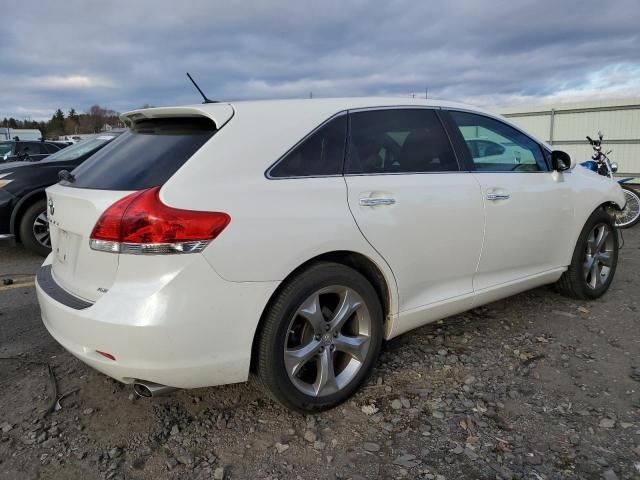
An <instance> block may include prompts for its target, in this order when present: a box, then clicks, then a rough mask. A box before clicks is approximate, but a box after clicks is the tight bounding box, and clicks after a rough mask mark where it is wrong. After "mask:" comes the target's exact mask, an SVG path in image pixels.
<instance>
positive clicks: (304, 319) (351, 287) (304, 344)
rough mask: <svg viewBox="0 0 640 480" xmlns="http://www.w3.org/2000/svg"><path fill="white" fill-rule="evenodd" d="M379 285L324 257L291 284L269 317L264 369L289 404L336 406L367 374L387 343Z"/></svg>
mask: <svg viewBox="0 0 640 480" xmlns="http://www.w3.org/2000/svg"><path fill="white" fill-rule="evenodd" d="M382 320H383V313H382V307H381V306H380V300H379V299H378V297H377V295H376V292H375V290H374V288H373V287H372V286H371V284H370V283H369V282H368V281H367V280H366V279H365V278H364V277H363V276H362V275H361V274H360V273H358V272H356V271H355V270H352V269H351V268H348V267H346V266H344V265H340V264H335V263H318V264H316V265H313V266H311V267H310V268H308V269H306V270H305V271H303V272H302V273H301V274H299V275H297V276H296V277H295V278H293V279H291V280H290V281H288V282H287V285H286V286H285V287H284V288H283V289H282V291H281V292H280V293H279V294H278V295H277V297H276V298H275V300H274V301H273V303H272V304H271V306H270V307H269V309H268V311H267V312H266V317H265V319H264V326H263V329H262V332H261V335H260V338H259V342H258V350H257V362H256V364H257V370H258V376H259V377H260V379H261V381H262V383H263V385H264V386H265V387H266V388H267V390H268V391H269V392H270V393H271V394H272V395H273V397H274V398H275V399H276V400H277V401H279V402H280V403H282V404H283V405H284V406H286V407H288V408H291V409H293V410H296V411H299V412H305V413H308V412H314V411H321V410H325V409H328V408H332V407H334V406H336V405H338V404H340V403H342V402H344V401H345V400H346V399H347V398H349V397H350V396H351V395H352V394H353V393H354V392H355V391H356V389H357V388H358V387H359V386H360V385H361V384H362V382H363V381H364V380H365V379H366V377H367V376H368V374H369V373H370V371H371V368H372V367H373V364H374V363H375V361H376V359H377V357H378V355H379V353H380V346H381V343H382V334H383V328H382Z"/></svg>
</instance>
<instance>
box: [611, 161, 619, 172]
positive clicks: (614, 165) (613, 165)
mask: <svg viewBox="0 0 640 480" xmlns="http://www.w3.org/2000/svg"><path fill="white" fill-rule="evenodd" d="M611 171H612V172H613V173H616V172H617V171H618V164H617V163H616V162H611Z"/></svg>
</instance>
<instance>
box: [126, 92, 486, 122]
mask: <svg viewBox="0 0 640 480" xmlns="http://www.w3.org/2000/svg"><path fill="white" fill-rule="evenodd" d="M385 107H432V108H452V109H461V110H470V111H475V112H479V113H484V114H486V115H489V116H492V117H496V115H495V114H494V113H492V112H489V111H485V110H482V109H480V108H478V107H475V106H472V105H467V104H464V103H458V102H449V101H445V100H433V99H429V100H427V99H420V98H406V97H344V98H342V97H341V98H303V99H301V98H294V99H279V100H275V99H274V100H239V101H229V102H216V103H204V104H196V105H184V106H175V107H159V108H147V109H138V110H132V111H129V112H125V113H123V114H122V115H121V116H120V118H121V119H122V120H123V121H124V122H125V123H127V124H130V123H131V122H133V123H135V121H137V120H138V119H140V118H153V117H156V118H157V117H163V116H177V115H194V114H198V115H206V116H208V117H209V118H211V119H212V120H213V121H214V122H215V123H216V125H217V127H218V128H221V126H222V125H224V124H225V123H226V122H227V121H229V120H230V119H231V117H233V115H234V112H239V111H242V112H244V113H251V112H265V110H269V109H272V110H273V111H277V112H278V114H279V115H286V114H294V113H295V112H301V111H304V113H305V115H307V116H309V115H313V114H314V113H315V114H317V116H318V117H325V118H326V116H327V115H329V116H330V115H332V114H335V113H338V112H341V111H345V110H356V109H366V108H385Z"/></svg>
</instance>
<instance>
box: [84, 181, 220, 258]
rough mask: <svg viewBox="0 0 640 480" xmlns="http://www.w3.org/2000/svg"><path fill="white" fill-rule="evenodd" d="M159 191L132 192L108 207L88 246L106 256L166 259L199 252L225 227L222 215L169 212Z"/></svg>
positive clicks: (94, 229) (170, 210) (188, 211)
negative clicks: (168, 256)
mask: <svg viewBox="0 0 640 480" xmlns="http://www.w3.org/2000/svg"><path fill="white" fill-rule="evenodd" d="M159 192H160V187H153V188H150V189H148V190H141V191H139V192H134V193H132V194H130V195H127V196H126V197H124V198H121V199H120V200H118V201H117V202H115V203H114V204H113V205H111V206H110V207H109V208H108V209H107V210H106V211H105V212H104V213H103V214H102V215H101V216H100V218H99V219H98V222H97V223H96V225H95V226H94V227H93V231H92V232H91V238H90V240H89V244H90V246H91V248H92V249H93V250H98V251H101V252H110V253H129V254H150V255H166V254H174V253H197V252H201V251H202V250H203V249H204V248H205V247H206V246H207V245H208V244H209V242H210V241H211V240H213V239H214V238H216V237H217V236H218V235H220V233H221V232H222V231H223V230H224V229H225V228H226V226H227V225H229V222H230V221H231V217H230V216H229V215H227V214H226V213H222V212H201V211H196V210H182V209H179V208H172V207H169V206H167V205H165V204H164V203H162V202H161V201H160V197H159Z"/></svg>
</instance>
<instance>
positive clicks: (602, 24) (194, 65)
mask: <svg viewBox="0 0 640 480" xmlns="http://www.w3.org/2000/svg"><path fill="white" fill-rule="evenodd" d="M0 7H1V8H2V11H3V12H4V13H3V22H2V24H3V26H2V28H1V29H0V118H2V117H9V116H13V117H16V118H25V117H31V118H32V119H44V118H48V117H50V116H51V114H52V112H53V111H54V110H55V109H56V108H58V107H59V108H62V109H63V110H65V111H68V109H69V108H71V107H74V108H76V109H77V110H79V111H85V110H87V109H88V108H89V107H90V106H91V105H92V104H96V103H98V104H100V105H102V106H105V107H110V108H113V109H115V110H117V111H120V112H122V111H126V110H128V109H132V108H137V107H140V106H142V105H143V104H152V105H156V106H160V105H172V104H182V103H195V102H198V101H199V97H198V96H197V94H196V92H195V90H194V89H193V87H191V85H190V84H189V83H188V80H187V78H186V76H185V72H186V71H189V72H191V73H192V75H193V76H194V77H195V78H196V79H197V80H198V81H199V83H200V84H201V86H202V88H203V89H204V90H205V92H207V93H208V95H209V96H210V97H211V98H216V99H245V98H283V97H307V96H309V92H313V95H314V96H317V97H328V96H346V95H358V96H359V95H393V96H407V95H410V94H411V93H412V92H413V93H416V94H419V95H424V90H425V87H428V88H429V95H430V97H435V98H446V99H450V100H459V101H466V102H470V103H476V104H481V105H484V106H493V105H513V104H521V103H527V104H529V103H538V102H547V101H570V100H582V99H584V98H594V97H598V98H608V97H625V96H630V95H636V96H637V95H640V27H639V26H638V25H639V24H638V19H640V0H615V1H605V0H597V1H591V0H581V1H574V0H531V1H519V0H508V1H503V0H493V1H483V0H454V1H452V0H449V1H445V0H442V1H439V2H432V1H427V0H422V1H415V2H408V1H402V0H384V1H383V0H379V1H372V0H371V1H361V0H354V1H349V0H338V1H333V0H323V1H321V2H320V1H318V2H311V1H299V0H298V1H295V0H290V1H280V0H265V1H257V0H243V1H234V0H226V1H223V2H222V1H220V2H218V1H212V0H209V1H207V0H203V1H192V0H182V1H175V0H173V1H165V0H153V1H134V0H127V1H119V0H109V1H100V2H99V1H92V0H79V1H75V0H59V1H55V2H49V1H46V2H43V1H34V0H20V1H16V0H0ZM7 12H9V13H7Z"/></svg>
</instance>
